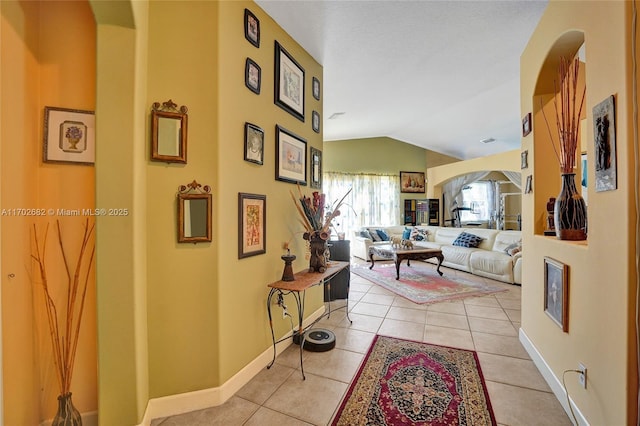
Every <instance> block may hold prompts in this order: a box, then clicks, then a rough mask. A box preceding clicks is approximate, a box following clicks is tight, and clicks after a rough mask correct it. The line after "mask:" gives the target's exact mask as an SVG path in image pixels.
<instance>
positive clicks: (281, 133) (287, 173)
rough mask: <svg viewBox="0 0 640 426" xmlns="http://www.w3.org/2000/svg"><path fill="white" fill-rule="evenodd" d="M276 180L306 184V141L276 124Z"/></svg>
mask: <svg viewBox="0 0 640 426" xmlns="http://www.w3.org/2000/svg"><path fill="white" fill-rule="evenodd" d="M276 180H280V181H283V182H288V183H294V184H299V185H302V186H306V185H307V141H306V140H305V139H303V138H301V137H300V136H298V135H296V134H295V133H293V132H291V131H289V130H287V129H285V128H284V127H281V126H279V125H277V124H276Z"/></svg>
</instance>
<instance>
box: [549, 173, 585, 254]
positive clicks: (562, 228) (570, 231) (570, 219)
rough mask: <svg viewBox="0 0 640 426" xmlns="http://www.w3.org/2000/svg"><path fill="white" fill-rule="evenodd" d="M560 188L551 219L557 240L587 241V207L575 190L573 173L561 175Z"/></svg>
mask: <svg viewBox="0 0 640 426" xmlns="http://www.w3.org/2000/svg"><path fill="white" fill-rule="evenodd" d="M561 176H562V188H561V190H560V194H559V195H558V197H557V198H556V202H555V205H554V211H553V219H554V222H555V226H556V237H557V238H558V239H559V240H573V241H581V240H586V239H587V205H586V203H585V202H584V199H583V198H582V196H581V195H580V193H579V192H578V190H577V189H576V179H575V178H576V175H575V173H562V175H561Z"/></svg>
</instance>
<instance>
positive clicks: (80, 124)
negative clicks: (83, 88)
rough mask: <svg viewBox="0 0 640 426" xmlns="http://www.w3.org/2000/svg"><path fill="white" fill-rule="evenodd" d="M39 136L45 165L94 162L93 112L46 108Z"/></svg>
mask: <svg viewBox="0 0 640 426" xmlns="http://www.w3.org/2000/svg"><path fill="white" fill-rule="evenodd" d="M43 134H44V143H43V160H44V161H45V162H46V163H75V164H94V163H95V158H96V139H95V114H94V113H93V111H85V110H80V109H67V108H56V107H48V106H46V107H44V132H43Z"/></svg>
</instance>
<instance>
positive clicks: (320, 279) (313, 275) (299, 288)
mask: <svg viewBox="0 0 640 426" xmlns="http://www.w3.org/2000/svg"><path fill="white" fill-rule="evenodd" d="M348 266H349V262H335V261H332V262H330V263H329V264H328V265H327V270H326V271H324V272H322V273H320V272H309V271H308V269H305V270H304V271H302V272H298V273H296V274H294V277H295V280H294V281H282V280H280V281H276V282H273V283H271V284H269V285H267V287H269V288H271V290H270V291H269V296H268V297H267V313H268V314H269V327H270V328H271V340H272V341H273V359H272V360H271V362H270V363H269V365H267V368H271V366H272V365H273V363H274V362H275V360H276V344H277V343H280V342H282V341H284V340H286V339H288V338H289V337H293V335H292V336H287V337H284V338H282V339H280V340H278V341H276V337H275V334H274V331H273V321H272V316H271V301H272V299H273V296H274V295H276V294H277V295H279V296H285V295H287V294H292V295H293V298H294V299H295V301H296V306H297V308H298V335H299V336H300V370H301V371H302V378H303V379H306V377H305V375H304V366H303V365H302V350H303V347H304V333H305V329H304V328H303V327H302V322H303V320H304V298H305V294H306V291H307V289H308V288H311V287H313V286H316V285H320V284H323V285H328V282H329V280H331V278H332V277H333V276H335V275H336V274H337V273H339V272H340V271H342V270H343V269H345V268H347V267H348ZM327 315H331V302H329V311H328V312H326V313H325V314H323V315H321V316H320V318H318V319H316V320H315V321H314V322H313V323H312V324H310V325H309V326H308V327H307V328H311V327H312V326H313V325H315V323H316V322H318V321H319V320H320V319H322V318H324V317H325V316H327ZM348 316H349V309H348V305H347V318H348ZM349 321H351V319H349Z"/></svg>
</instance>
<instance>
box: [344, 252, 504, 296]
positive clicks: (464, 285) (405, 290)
mask: <svg viewBox="0 0 640 426" xmlns="http://www.w3.org/2000/svg"><path fill="white" fill-rule="evenodd" d="M351 272H353V273H354V274H356V275H359V276H361V277H362V278H366V279H367V280H369V281H371V282H373V283H375V284H378V285H379V286H381V287H384V288H386V289H387V290H389V291H392V292H394V293H396V294H398V295H400V296H402V297H404V298H406V299H409V300H411V301H412V302H414V303H419V304H424V303H437V302H450V301H453V300H460V299H465V298H467V297H478V296H486V295H488V294H493V293H498V292H501V291H506V289H507V287H506V286H503V287H499V286H497V285H489V284H484V283H480V282H474V281H470V280H465V279H462V278H458V277H446V276H444V277H441V276H440V275H438V273H437V272H436V269H435V265H432V264H430V263H424V262H417V261H413V262H411V266H407V265H406V264H404V263H403V264H402V265H400V279H399V280H396V266H395V265H394V264H393V263H386V264H385V263H380V264H379V263H378V262H376V264H375V265H374V266H373V269H369V265H366V266H357V267H352V268H351Z"/></svg>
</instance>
